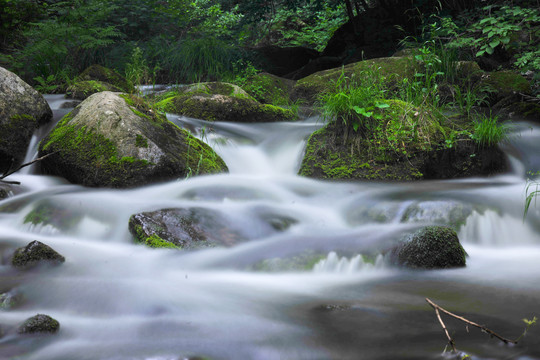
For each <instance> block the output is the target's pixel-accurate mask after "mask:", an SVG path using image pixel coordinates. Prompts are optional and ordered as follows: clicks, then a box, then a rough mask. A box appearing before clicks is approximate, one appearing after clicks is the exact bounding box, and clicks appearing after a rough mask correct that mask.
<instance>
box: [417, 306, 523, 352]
mask: <svg viewBox="0 0 540 360" xmlns="http://www.w3.org/2000/svg"><path fill="white" fill-rule="evenodd" d="M426 301H427V302H428V304H429V305H431V307H432V308H433V309H435V311H436V312H437V310H440V311H442V312H443V313H445V314H447V315H450V316H452V317H453V318H456V319H458V320H461V321H463V322H464V323H466V324H469V325H472V326H474V327H477V328H479V329H480V330H482V331H484V332H486V333H488V334H489V335H491V336H492V337H496V338H497V339H499V340H501V341H502V342H504V343H505V344H517V341H515V340H510V339H506V338H504V337H502V336H500V335H498V334H496V333H495V332H493V331H491V330H490V329H488V328H487V327H485V326H484V325H479V324H477V323H475V322H472V321H470V320H467V319H465V318H464V317H461V316H458V315H456V314H454V313H451V312H450V311H448V310H445V309H443V308H442V307H440V306H439V305H437V304H435V303H434V302H433V301H431V300H429V299H428V298H426ZM443 328H444V327H443ZM445 331H446V329H445Z"/></svg>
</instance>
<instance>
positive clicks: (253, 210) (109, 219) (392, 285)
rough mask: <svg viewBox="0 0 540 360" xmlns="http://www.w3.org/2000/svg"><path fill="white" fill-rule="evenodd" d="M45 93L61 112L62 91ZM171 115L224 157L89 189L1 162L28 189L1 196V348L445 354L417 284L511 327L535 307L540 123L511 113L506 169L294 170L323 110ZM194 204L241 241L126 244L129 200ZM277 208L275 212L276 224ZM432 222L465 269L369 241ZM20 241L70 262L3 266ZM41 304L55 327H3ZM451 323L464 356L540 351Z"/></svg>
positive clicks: (229, 355) (136, 205)
mask: <svg viewBox="0 0 540 360" xmlns="http://www.w3.org/2000/svg"><path fill="white" fill-rule="evenodd" d="M48 100H49V102H50V104H51V107H52V108H53V110H55V113H56V114H57V117H59V116H61V115H62V113H61V112H60V110H59V108H60V106H62V103H63V101H62V100H61V99H60V98H56V97H54V96H53V97H48ZM62 111H64V110H62ZM66 111H67V110H66ZM168 117H169V119H170V120H171V121H174V122H175V123H177V124H179V125H181V126H183V127H185V128H187V129H190V131H192V132H193V133H195V134H196V135H197V136H199V137H200V138H202V139H204V140H205V141H207V142H208V143H209V144H210V145H211V146H212V147H213V148H214V149H215V150H216V152H217V153H218V154H219V155H220V156H222V157H223V159H224V160H225V162H226V163H227V165H228V166H229V169H230V173H229V174H220V175H213V176H196V177H192V178H189V179H178V180H175V181H170V182H167V183H163V184H157V185H151V186H146V187H141V188H137V189H131V190H110V189H90V188H84V187H81V186H77V185H72V184H69V183H67V182H66V181H64V180H63V179H59V178H53V177H46V176H40V175H35V174H34V173H33V171H35V169H30V170H29V171H28V172H27V173H18V174H16V175H12V176H11V177H10V178H9V180H16V181H20V182H21V183H22V185H21V186H22V188H23V189H24V191H23V192H22V193H21V194H19V195H17V196H14V197H11V198H8V199H6V200H3V201H2V202H0V229H1V230H2V231H1V232H0V243H1V244H2V245H1V247H0V250H1V251H2V252H1V255H2V264H1V266H0V293H1V292H7V291H11V292H17V293H20V294H23V296H24V301H23V302H22V304H21V306H19V307H16V308H14V309H10V310H0V324H1V326H2V329H3V330H4V333H5V335H4V337H2V338H0V358H6V359H29V360H34V359H36V360H37V359H39V360H64V359H65V360H68V359H115V360H116V359H118V360H127V359H137V360H138V359H141V360H142V359H148V360H149V359H183V358H187V357H189V356H202V357H207V358H210V359H427V358H440V357H441V356H442V355H441V354H442V352H443V350H444V348H445V345H446V338H445V336H444V333H443V332H442V329H441V328H440V325H439V324H438V322H437V320H436V317H435V314H434V313H433V310H432V309H431V308H430V307H429V305H427V303H426V302H425V297H429V298H431V299H432V300H433V301H434V302H436V303H438V304H439V305H441V306H444V307H447V308H448V309H449V310H451V311H454V312H457V313H459V314H461V315H463V316H466V317H468V318H470V319H471V320H472V321H475V322H478V323H481V324H485V325H486V326H488V327H489V328H491V329H492V330H494V331H496V332H498V333H501V334H502V335H503V336H507V337H510V338H515V337H517V336H519V335H520V334H521V332H522V330H523V328H524V323H523V322H522V319H523V318H532V317H533V316H534V315H537V316H538V315H539V314H540V308H539V305H538V304H540V261H539V259H540V240H539V230H540V221H539V219H540V214H539V211H538V209H539V208H540V207H534V206H533V208H532V209H531V211H530V213H529V215H528V216H527V218H525V219H523V207H524V199H525V188H526V184H527V182H526V180H525V172H526V171H529V170H533V171H536V169H535V166H536V165H535V164H539V161H540V160H539V159H540V156H538V155H537V154H538V150H540V141H539V140H540V136H539V128H538V127H535V126H532V125H529V124H521V125H520V127H518V128H517V130H516V132H520V133H521V134H522V135H521V136H513V137H512V138H511V143H510V144H508V145H507V146H506V149H507V151H508V152H509V153H511V154H512V159H513V160H512V161H513V162H512V163H513V164H514V168H513V170H512V171H511V172H509V173H508V174H503V175H500V176H495V177H490V178H474V179H462V180H453V181H421V182H415V183H377V182H360V181H350V182H336V181H319V180H313V179H307V178H302V177H299V176H297V175H296V172H297V171H298V168H299V164H300V160H301V158H302V152H303V148H304V146H305V141H306V139H307V137H308V136H309V134H311V133H312V132H313V131H315V130H316V129H318V128H319V127H320V126H322V124H321V122H320V121H319V119H317V118H316V117H314V118H308V119H305V120H303V121H300V122H297V123H275V124H233V123H208V122H205V121H202V120H198V119H189V118H184V117H178V116H175V115H169V116H168ZM39 136H40V135H39V134H38V135H37V137H38V138H39ZM41 136H43V135H41ZM36 146H37V141H36V142H35V144H34V145H33V148H30V149H29V153H30V152H32V151H33V152H34V153H35V152H36V149H37V147H36ZM32 156H35V155H29V158H32ZM38 206H46V207H49V208H51V209H61V210H62V213H63V214H64V215H65V216H66V217H67V218H69V219H70V221H63V222H62V221H59V222H57V223H50V224H46V225H37V226H36V225H30V224H25V221H24V220H25V217H26V215H28V213H30V212H31V211H32V210H33V209H35V208H36V207H38ZM194 206H197V207H201V208H206V209H211V210H215V211H217V212H219V213H220V214H221V215H222V216H223V218H224V219H226V221H227V224H229V226H230V228H231V229H235V230H237V231H238V232H239V233H241V234H242V235H243V239H244V240H242V241H239V242H236V243H234V244H231V245H232V246H230V247H217V248H209V249H204V250H199V251H193V252H185V251H175V250H170V249H150V248H147V247H145V246H142V245H137V244H135V243H134V242H133V239H132V237H131V235H130V234H129V232H128V227H127V225H128V220H129V217H130V216H131V215H132V214H134V213H137V212H142V211H151V210H157V209H163V208H174V207H179V208H189V207H194ZM456 214H457V215H456ZM456 216H457V220H456ZM283 218H286V219H289V220H291V221H289V223H288V226H284V227H279V228H276V227H275V226H273V223H272V221H271V220H272V219H283ZM427 224H450V225H453V226H455V227H456V228H458V234H459V237H460V240H461V242H462V243H463V245H464V247H465V249H466V251H467V253H468V255H469V257H468V259H467V267H466V268H462V269H451V270H436V271H410V270H405V269H398V268H394V267H391V266H390V265H388V264H387V262H386V261H385V259H384V257H383V255H381V254H382V253H384V252H385V251H386V250H388V249H389V248H391V247H392V246H393V245H395V244H396V243H397V242H398V241H400V239H401V238H402V237H403V236H404V234H407V233H410V232H412V231H414V230H415V229H417V228H418V227H421V226H424V225H427ZM33 240H39V241H41V242H44V243H46V244H48V245H50V246H51V247H53V248H54V249H55V250H57V251H58V252H59V253H61V254H62V255H64V256H65V257H66V263H65V264H63V265H62V266H60V267H56V268H47V269H42V270H40V271H31V272H29V273H20V272H16V271H14V270H13V269H12V268H11V267H10V266H9V261H8V260H9V256H10V254H11V253H12V252H13V251H14V250H15V249H16V248H18V247H21V246H25V245H26V244H27V243H29V242H30V241H33ZM37 313H44V314H48V315H50V316H52V317H54V318H56V319H57V320H58V321H59V322H60V324H61V330H60V332H59V333H58V334H57V335H54V336H49V337H45V338H39V337H23V336H19V335H16V334H15V332H14V330H13V329H14V328H15V327H16V326H17V325H18V324H20V323H21V322H23V321H24V320H25V319H26V318H28V317H30V316H33V315H35V314H37ZM447 326H448V327H450V328H451V329H452V334H453V336H454V337H455V340H456V343H457V346H458V348H459V349H460V350H462V351H465V352H467V353H468V354H470V355H471V356H472V357H473V358H478V359H479V358H486V359H487V358H511V359H534V358H540V331H539V330H538V329H536V328H532V329H531V330H530V332H529V333H528V335H527V336H526V337H525V339H524V340H523V341H522V342H520V343H519V344H518V345H516V346H512V347H510V346H503V345H501V344H499V343H498V342H497V341H496V340H495V339H490V338H489V337H488V336H486V335H485V334H481V333H480V331H476V330H473V329H469V330H470V333H467V330H466V329H465V327H464V325H463V324H459V323H457V322H455V321H453V320H450V319H448V320H447Z"/></svg>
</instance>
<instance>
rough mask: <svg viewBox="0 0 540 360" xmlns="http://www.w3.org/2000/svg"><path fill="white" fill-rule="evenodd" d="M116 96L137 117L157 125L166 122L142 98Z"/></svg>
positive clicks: (126, 95) (162, 115) (130, 95)
mask: <svg viewBox="0 0 540 360" xmlns="http://www.w3.org/2000/svg"><path fill="white" fill-rule="evenodd" d="M118 96H120V97H121V98H122V99H124V100H125V101H126V104H127V105H128V106H129V108H130V109H131V111H132V112H133V113H134V114H135V115H137V116H138V117H140V118H143V119H147V120H150V121H152V122H153V123H155V124H159V125H161V124H163V123H165V122H168V120H167V117H166V116H165V115H164V114H162V113H160V112H158V111H156V110H154V109H153V108H152V106H151V105H150V103H148V102H147V101H146V100H144V99H143V98H141V97H139V96H136V95H133V94H118Z"/></svg>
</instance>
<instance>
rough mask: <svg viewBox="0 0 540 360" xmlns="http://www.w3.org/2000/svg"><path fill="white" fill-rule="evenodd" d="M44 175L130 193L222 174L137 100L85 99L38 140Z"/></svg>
mask: <svg viewBox="0 0 540 360" xmlns="http://www.w3.org/2000/svg"><path fill="white" fill-rule="evenodd" d="M39 153H40V156H43V155H47V154H53V155H51V156H49V157H47V158H46V159H44V160H43V161H42V163H41V167H42V171H43V172H44V173H46V174H53V175H58V176H62V177H64V178H66V179H67V180H69V181H71V182H73V183H78V184H82V185H85V186H94V187H95V186H98V187H99V186H100V187H116V188H125V187H134V186H139V185H145V184H149V183H152V182H158V181H165V180H170V179H176V178H185V177H186V176H192V175H199V174H208V173H218V172H225V171H227V166H226V165H225V163H224V162H223V160H222V159H221V158H220V157H219V156H218V155H217V154H216V153H215V152H214V151H213V150H212V149H211V148H210V147H209V146H208V145H206V144H205V143H203V142H202V141H200V140H198V139H196V138H195V137H193V136H192V135H191V134H189V133H188V132H187V131H186V130H183V129H180V128H179V127H177V126H176V125H174V124H173V123H171V122H169V121H168V120H167V119H166V118H165V116H164V115H162V114H158V113H156V112H154V111H153V110H152V109H150V108H149V107H147V106H145V103H144V101H143V100H142V99H140V98H137V97H134V96H129V95H118V94H114V93H112V92H101V93H97V94H94V95H92V96H90V97H89V98H88V99H86V100H85V101H84V102H83V103H81V104H80V105H79V106H77V107H76V108H75V109H74V110H73V111H72V112H71V113H69V114H67V115H66V116H64V118H63V119H62V120H61V121H60V122H59V123H58V124H57V125H56V127H55V128H54V129H53V130H52V131H51V133H50V134H49V135H48V136H47V137H46V138H45V139H43V141H42V142H41V144H40V147H39Z"/></svg>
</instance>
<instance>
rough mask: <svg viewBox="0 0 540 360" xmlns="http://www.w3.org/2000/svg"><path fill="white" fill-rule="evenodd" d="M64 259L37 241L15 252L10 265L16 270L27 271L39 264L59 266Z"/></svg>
mask: <svg viewBox="0 0 540 360" xmlns="http://www.w3.org/2000/svg"><path fill="white" fill-rule="evenodd" d="M65 261H66V259H65V258H64V257H63V256H62V255H60V254H59V253H57V252H56V251H55V250H53V249H52V248H51V247H50V246H48V245H45V244H43V243H42V242H39V241H37V240H35V241H32V242H31V243H29V244H28V245H26V246H25V247H21V248H19V249H17V250H16V251H15V254H14V255H13V258H12V259H11V264H12V265H13V266H14V267H16V268H21V269H27V268H30V267H34V266H37V265H40V264H49V265H60V264H62V263H63V262H65Z"/></svg>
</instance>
